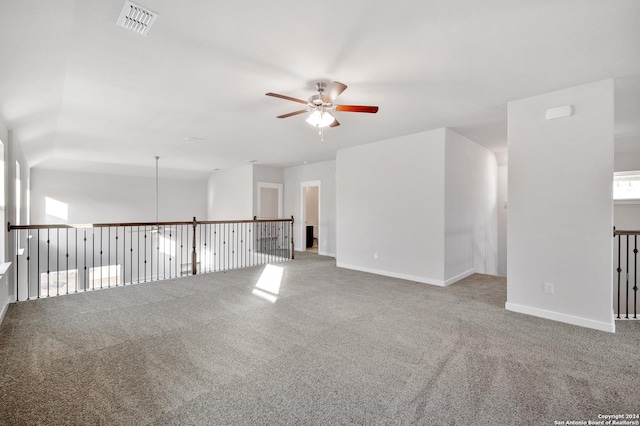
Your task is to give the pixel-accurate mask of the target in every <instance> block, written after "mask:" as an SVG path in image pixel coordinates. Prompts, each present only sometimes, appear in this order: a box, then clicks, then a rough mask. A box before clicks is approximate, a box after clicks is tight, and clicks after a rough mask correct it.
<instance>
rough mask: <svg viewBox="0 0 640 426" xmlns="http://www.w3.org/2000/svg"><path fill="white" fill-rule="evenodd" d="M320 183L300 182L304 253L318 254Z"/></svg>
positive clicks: (317, 181) (301, 233)
mask: <svg viewBox="0 0 640 426" xmlns="http://www.w3.org/2000/svg"><path fill="white" fill-rule="evenodd" d="M320 186H321V185H320V181H319V180H316V181H308V182H302V184H301V187H302V210H301V211H302V228H301V230H300V231H301V232H300V235H301V236H302V238H301V239H300V240H301V242H302V247H303V250H304V251H308V252H312V253H318V251H319V247H320V236H321V233H320V224H321V223H322V221H321V220H320V200H321V197H320Z"/></svg>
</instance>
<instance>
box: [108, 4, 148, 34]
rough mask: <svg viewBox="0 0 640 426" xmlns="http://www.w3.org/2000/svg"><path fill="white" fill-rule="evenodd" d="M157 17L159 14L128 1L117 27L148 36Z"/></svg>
mask: <svg viewBox="0 0 640 426" xmlns="http://www.w3.org/2000/svg"><path fill="white" fill-rule="evenodd" d="M157 17H158V14H157V13H155V12H152V11H150V10H149V9H145V8H144V7H142V6H138V5H137V4H135V3H131V2H130V1H128V0H127V1H125V2H124V6H122V11H121V12H120V16H119V17H118V21H117V22H116V25H118V26H120V27H123V28H126V29H128V30H131V31H133V32H134V33H138V34H142V35H147V33H148V32H149V30H150V29H151V25H153V23H154V22H155V20H156V18H157Z"/></svg>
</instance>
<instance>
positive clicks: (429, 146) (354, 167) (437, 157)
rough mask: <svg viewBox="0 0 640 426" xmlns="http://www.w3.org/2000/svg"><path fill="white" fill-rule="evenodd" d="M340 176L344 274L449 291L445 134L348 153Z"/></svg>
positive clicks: (342, 154) (343, 153)
mask: <svg viewBox="0 0 640 426" xmlns="http://www.w3.org/2000/svg"><path fill="white" fill-rule="evenodd" d="M336 168H337V179H338V232H337V236H338V245H337V250H338V252H337V255H338V256H337V264H338V266H340V267H345V268H351V269H357V270H363V271H369V272H374V273H378V274H382V275H389V276H396V277H400V278H406V279H410V280H414V281H418V282H425V283H433V284H440V285H442V284H443V282H444V213H445V212H444V196H445V195H444V190H445V182H444V179H445V173H444V168H445V129H437V130H433V131H430V132H424V133H418V134H413V135H409V136H404V137H399V138H394V139H389V140H385V141H381V142H375V143H371V144H366V145H360V146H357V147H353V148H348V149H343V150H340V151H338V154H337V159H336ZM323 191H324V187H323ZM374 253H378V255H379V257H378V259H374Z"/></svg>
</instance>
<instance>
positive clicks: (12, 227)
mask: <svg viewBox="0 0 640 426" xmlns="http://www.w3.org/2000/svg"><path fill="white" fill-rule="evenodd" d="M291 221H292V219H246V220H196V221H195V223H196V224H198V225H211V224H224V223H264V222H291ZM193 224H194V221H193V220H190V221H183V222H123V223H81V224H61V223H58V224H47V225H12V224H11V223H10V222H8V223H7V231H13V230H16V229H47V228H48V229H65V228H67V229H74V228H109V227H117V226H173V225H193Z"/></svg>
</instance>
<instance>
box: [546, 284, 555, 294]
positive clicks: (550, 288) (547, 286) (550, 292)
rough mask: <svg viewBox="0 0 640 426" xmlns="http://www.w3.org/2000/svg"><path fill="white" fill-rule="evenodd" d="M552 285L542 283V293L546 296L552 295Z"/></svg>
mask: <svg viewBox="0 0 640 426" xmlns="http://www.w3.org/2000/svg"><path fill="white" fill-rule="evenodd" d="M553 287H554V285H553V283H544V292H545V293H548V294H553V292H554V288H553Z"/></svg>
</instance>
